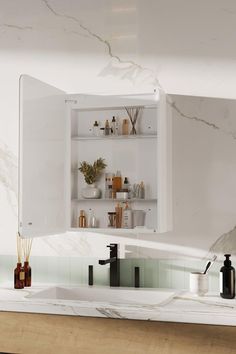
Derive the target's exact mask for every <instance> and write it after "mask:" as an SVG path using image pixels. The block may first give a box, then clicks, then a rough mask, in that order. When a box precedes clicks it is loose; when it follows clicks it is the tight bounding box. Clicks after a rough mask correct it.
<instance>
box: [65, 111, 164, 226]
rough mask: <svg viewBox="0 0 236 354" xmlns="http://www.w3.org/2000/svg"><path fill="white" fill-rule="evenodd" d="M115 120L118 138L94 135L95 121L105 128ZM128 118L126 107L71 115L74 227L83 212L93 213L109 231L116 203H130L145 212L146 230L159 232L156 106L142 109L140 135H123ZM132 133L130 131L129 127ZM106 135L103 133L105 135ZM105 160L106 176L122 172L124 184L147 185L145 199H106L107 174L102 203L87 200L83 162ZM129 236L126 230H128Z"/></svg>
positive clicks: (100, 185) (101, 188)
mask: <svg viewBox="0 0 236 354" xmlns="http://www.w3.org/2000/svg"><path fill="white" fill-rule="evenodd" d="M113 116H114V117H116V120H117V121H118V124H119V135H118V136H114V135H108V136H104V135H101V136H99V137H97V136H94V135H93V131H92V127H93V124H94V122H95V121H98V122H102V126H104V124H105V120H106V119H108V120H109V122H111V120H112V117H113ZM125 118H127V113H126V111H125V108H124V107H120V108H119V109H117V108H114V109H112V108H111V109H104V108H100V109H99V110H75V111H74V112H73V114H72V115H71V174H72V176H71V181H72V186H71V227H72V228H76V227H77V226H78V215H79V214H80V210H84V211H85V212H86V215H89V213H91V212H92V213H94V215H95V217H96V219H97V222H98V225H99V227H100V228H102V229H104V228H107V227H108V212H114V211H115V206H116V205H117V202H119V203H120V205H125V201H128V204H129V206H130V207H131V209H133V210H143V211H144V212H145V227H146V228H148V229H149V230H151V229H152V230H156V229H157V200H158V195H157V118H158V109H157V105H149V106H146V107H143V111H142V114H141V115H140V117H139V120H138V121H137V135H122V134H121V133H122V130H121V125H122V120H123V119H125ZM130 130H131V127H130ZM102 134H103V133H102ZM100 157H101V158H103V159H105V162H106V164H107V167H106V169H105V172H110V173H114V174H115V173H116V171H120V172H121V176H122V180H124V178H125V177H127V178H128V181H129V182H130V184H131V186H132V185H133V184H140V183H141V181H143V182H144V186H145V198H144V199H140V198H135V197H132V196H131V199H130V198H129V199H126V200H117V199H112V198H109V199H107V198H106V196H105V173H104V174H103V175H102V177H101V178H100V179H99V181H98V183H97V187H98V188H99V189H100V190H101V191H102V194H101V198H100V199H93V200H91V199H84V198H83V197H82V194H81V190H82V188H83V187H85V182H84V177H83V175H82V173H81V172H79V171H78V167H79V165H80V162H82V161H88V162H89V163H92V162H93V161H95V160H97V159H98V158H100ZM125 231H126V232H127V230H125Z"/></svg>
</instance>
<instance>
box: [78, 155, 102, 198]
mask: <svg viewBox="0 0 236 354" xmlns="http://www.w3.org/2000/svg"><path fill="white" fill-rule="evenodd" d="M106 166H107V165H106V163H105V159H103V158H101V157H100V158H99V159H97V160H96V161H94V163H93V164H89V163H88V162H86V161H83V162H81V163H80V167H79V168H78V170H79V171H80V172H81V173H83V175H84V180H85V182H86V183H87V187H86V188H83V189H82V196H83V198H86V199H98V198H100V197H101V190H100V189H99V188H97V187H96V185H95V182H96V181H97V180H98V179H99V177H100V176H101V174H102V171H103V170H104V168H106Z"/></svg>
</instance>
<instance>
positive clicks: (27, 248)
mask: <svg viewBox="0 0 236 354" xmlns="http://www.w3.org/2000/svg"><path fill="white" fill-rule="evenodd" d="M32 242H33V240H32V239H24V240H23V250H24V256H25V262H24V272H25V286H27V287H29V286H31V279H32V271H31V267H30V265H29V258H30V253H31V248H32Z"/></svg>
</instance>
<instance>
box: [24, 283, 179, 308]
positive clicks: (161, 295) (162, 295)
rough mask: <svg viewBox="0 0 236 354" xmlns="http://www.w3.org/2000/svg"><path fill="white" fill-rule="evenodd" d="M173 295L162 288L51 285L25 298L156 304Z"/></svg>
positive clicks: (172, 292)
mask: <svg viewBox="0 0 236 354" xmlns="http://www.w3.org/2000/svg"><path fill="white" fill-rule="evenodd" d="M174 295H175V292H174V291H172V290H162V289H141V288H138V289H130V288H121V287H119V288H108V287H86V286H79V287H65V286H53V287H50V288H47V289H45V290H41V291H38V292H37V293H35V294H32V295H28V296H27V298H30V299H38V300H41V299H42V300H43V299H47V300H69V301H90V302H108V303H121V304H144V305H158V304H161V303H163V302H165V301H168V300H170V299H171V298H173V296H174Z"/></svg>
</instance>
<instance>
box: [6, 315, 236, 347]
mask: <svg viewBox="0 0 236 354" xmlns="http://www.w3.org/2000/svg"><path fill="white" fill-rule="evenodd" d="M0 352H6V353H22V354H34V353H38V354H44V353H45V354H54V353H55V354H64V353H65V354H74V353H76V354H111V353H112V354H131V353H132V354H151V353H158V354H159V353H160V354H185V353H186V354H234V353H236V327H227V326H212V325H197V324H182V323H170V322H150V321H134V320H117V319H103V318H91V317H73V316H58V315H41V314H27V313H13V312H1V313H0Z"/></svg>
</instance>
